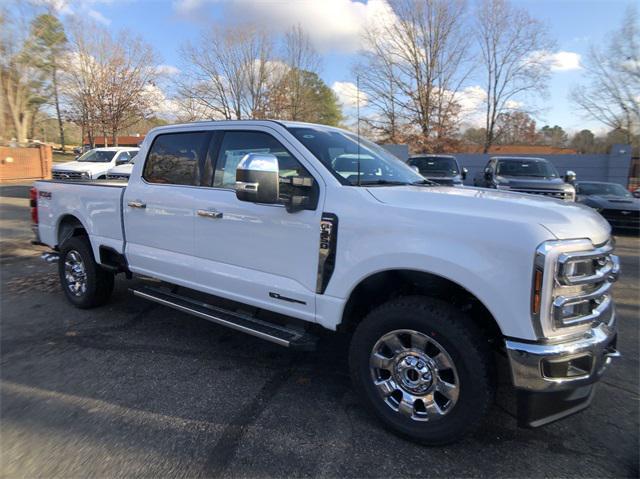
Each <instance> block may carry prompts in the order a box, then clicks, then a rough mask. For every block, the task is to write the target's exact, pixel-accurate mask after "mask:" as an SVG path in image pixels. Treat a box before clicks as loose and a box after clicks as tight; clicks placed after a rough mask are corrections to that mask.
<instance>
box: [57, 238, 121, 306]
mask: <svg viewBox="0 0 640 479" xmlns="http://www.w3.org/2000/svg"><path fill="white" fill-rule="evenodd" d="M74 267H75V269H74ZM68 274H70V275H71V277H68ZM58 275H59V277H60V285H61V286H62V291H64V294H65V296H66V297H67V299H68V300H69V302H70V303H71V304H73V305H74V306H75V307H77V308H80V309H89V308H95V307H96V306H101V305H103V304H105V303H106V302H107V301H108V300H109V298H110V297H111V293H112V292H113V286H114V275H113V273H111V272H109V271H106V270H104V269H103V268H102V267H101V266H100V265H99V264H98V263H96V261H95V259H94V257H93V250H92V249H91V244H90V243H89V239H88V238H87V237H86V236H73V237H71V238H69V239H68V240H66V241H65V242H64V243H63V244H62V246H61V247H60V258H59V259H58ZM83 277H84V281H83V280H82V278H83ZM72 278H74V279H77V280H78V281H76V282H74V283H73V284H71V283H70V280H71V279H72Z"/></svg>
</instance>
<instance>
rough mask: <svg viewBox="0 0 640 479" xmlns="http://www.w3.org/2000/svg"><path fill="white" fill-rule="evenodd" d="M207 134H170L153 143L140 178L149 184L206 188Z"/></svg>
mask: <svg viewBox="0 0 640 479" xmlns="http://www.w3.org/2000/svg"><path fill="white" fill-rule="evenodd" d="M210 137H211V133H209V132H195V133H170V134H166V135H159V136H158V137H156V139H155V140H154V141H153V144H152V145H151V149H150V150H149V155H148V156H147V162H146V163H145V166H144V173H143V178H144V179H145V180H146V181H148V182H149V183H159V184H172V185H191V186H209V184H210V183H211V168H210V160H209V158H208V156H209V155H208V154H207V150H208V145H209V138H210Z"/></svg>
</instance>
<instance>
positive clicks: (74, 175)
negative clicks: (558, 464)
mask: <svg viewBox="0 0 640 479" xmlns="http://www.w3.org/2000/svg"><path fill="white" fill-rule="evenodd" d="M139 150H140V149H139V148H129V147H111V148H94V149H93V150H89V151H87V152H86V153H84V154H83V155H81V156H80V157H79V158H77V159H76V160H74V161H69V162H67V163H62V164H60V165H53V167H52V168H51V175H52V176H53V178H54V179H56V180H91V179H98V180H101V179H105V178H106V177H107V172H108V171H109V170H110V169H111V168H113V167H114V166H117V165H122V164H125V163H128V162H129V161H130V160H131V158H132V156H135V155H136V154H137V153H138V151H139Z"/></svg>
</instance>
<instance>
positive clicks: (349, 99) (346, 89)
mask: <svg viewBox="0 0 640 479" xmlns="http://www.w3.org/2000/svg"><path fill="white" fill-rule="evenodd" d="M331 89H332V90H333V92H334V93H335V94H336V96H337V97H338V101H339V102H340V103H342V104H343V105H344V106H345V107H347V108H356V107H357V106H358V88H357V87H356V84H355V83H352V82H349V81H336V82H333V85H331ZM367 103H368V101H367V95H366V94H365V93H364V92H362V91H360V107H361V108H362V107H364V106H366V105H367Z"/></svg>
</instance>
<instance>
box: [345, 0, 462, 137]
mask: <svg viewBox="0 0 640 479" xmlns="http://www.w3.org/2000/svg"><path fill="white" fill-rule="evenodd" d="M391 5H392V7H393V13H394V15H392V16H390V17H389V18H387V19H386V21H382V22H380V21H377V22H374V23H372V24H371V25H370V26H368V27H367V28H366V32H365V34H364V51H363V56H362V62H361V63H360V65H359V66H358V67H357V68H356V69H357V71H358V73H359V74H360V81H361V84H362V86H363V90H364V91H365V92H366V93H367V97H368V98H370V99H371V98H375V100H373V101H374V102H373V103H372V105H373V108H374V110H375V112H376V113H377V116H378V118H379V119H381V122H382V124H383V125H384V128H386V129H387V130H388V131H389V132H390V133H392V135H393V136H397V134H398V125H399V123H400V122H399V120H400V119H401V118H407V120H408V123H409V126H410V127H411V128H412V129H414V130H417V131H418V135H419V138H417V142H418V143H419V144H420V146H421V147H422V148H424V149H435V148H438V146H437V145H438V143H439V142H441V141H442V140H443V138H444V136H445V135H448V134H449V132H450V127H449V125H450V123H451V121H452V118H453V117H454V116H455V115H457V114H458V113H459V104H458V102H457V101H456V99H457V96H458V94H459V92H460V89H461V87H462V84H463V82H464V81H465V80H466V78H467V77H468V75H469V73H470V71H471V64H470V62H469V55H468V52H469V48H468V47H469V40H468V35H467V34H466V32H465V31H464V18H465V10H466V4H465V2H464V0H452V1H446V0H422V1H415V0H395V1H393V2H391ZM370 101H371V100H370Z"/></svg>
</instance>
